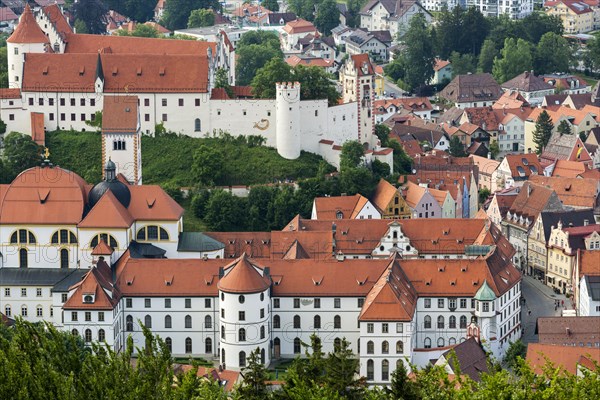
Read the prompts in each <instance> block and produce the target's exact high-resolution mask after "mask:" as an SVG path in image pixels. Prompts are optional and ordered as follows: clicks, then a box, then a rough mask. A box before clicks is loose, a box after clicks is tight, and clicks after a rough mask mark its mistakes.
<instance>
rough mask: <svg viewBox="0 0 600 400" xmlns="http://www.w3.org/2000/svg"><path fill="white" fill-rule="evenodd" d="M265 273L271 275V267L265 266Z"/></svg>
mask: <svg viewBox="0 0 600 400" xmlns="http://www.w3.org/2000/svg"><path fill="white" fill-rule="evenodd" d="M263 275H264V276H270V275H271V267H265V268H264V269H263Z"/></svg>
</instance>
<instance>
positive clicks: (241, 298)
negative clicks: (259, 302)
mask: <svg viewBox="0 0 600 400" xmlns="http://www.w3.org/2000/svg"><path fill="white" fill-rule="evenodd" d="M238 301H239V302H240V304H244V303H245V302H246V297H245V296H244V295H243V294H241V295H240V296H239V297H238Z"/></svg>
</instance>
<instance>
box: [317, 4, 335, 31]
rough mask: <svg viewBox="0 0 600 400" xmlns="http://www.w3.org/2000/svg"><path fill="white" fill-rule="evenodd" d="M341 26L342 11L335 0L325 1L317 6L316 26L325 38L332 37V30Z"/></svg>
mask: <svg viewBox="0 0 600 400" xmlns="http://www.w3.org/2000/svg"><path fill="white" fill-rule="evenodd" d="M339 24H340V10H339V9H338V6H337V3H336V2H335V0H323V1H322V2H321V3H319V5H318V6H317V15H316V17H315V26H316V28H317V29H318V30H319V32H321V33H322V34H323V35H325V36H329V35H331V30H332V29H333V28H335V27H336V26H338V25H339Z"/></svg>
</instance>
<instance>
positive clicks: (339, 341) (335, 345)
mask: <svg viewBox="0 0 600 400" xmlns="http://www.w3.org/2000/svg"><path fill="white" fill-rule="evenodd" d="M341 347H342V339H340V338H339V337H336V338H335V339H334V340H333V350H334V351H339V350H340V348H341Z"/></svg>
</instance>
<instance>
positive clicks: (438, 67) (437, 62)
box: [433, 58, 451, 71]
mask: <svg viewBox="0 0 600 400" xmlns="http://www.w3.org/2000/svg"><path fill="white" fill-rule="evenodd" d="M448 65H451V63H450V61H448V60H441V59H439V58H436V59H435V64H434V65H433V70H434V71H439V70H441V69H444V68H446V67H447V66H448Z"/></svg>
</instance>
